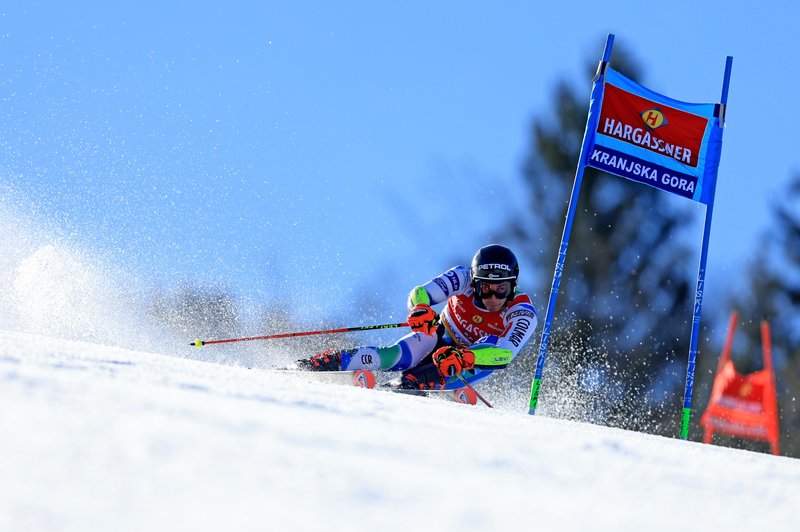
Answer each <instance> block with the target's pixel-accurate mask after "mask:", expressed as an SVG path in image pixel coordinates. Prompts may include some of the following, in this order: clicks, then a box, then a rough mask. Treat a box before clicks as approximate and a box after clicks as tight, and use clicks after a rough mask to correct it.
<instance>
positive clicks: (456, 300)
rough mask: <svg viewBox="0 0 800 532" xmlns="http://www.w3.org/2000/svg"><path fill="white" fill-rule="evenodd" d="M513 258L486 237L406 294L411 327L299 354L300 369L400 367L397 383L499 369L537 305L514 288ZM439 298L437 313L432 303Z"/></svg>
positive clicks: (442, 381) (430, 382)
mask: <svg viewBox="0 0 800 532" xmlns="http://www.w3.org/2000/svg"><path fill="white" fill-rule="evenodd" d="M518 276H519V264H518V262H517V258H516V257H515V256H514V253H512V252H511V250H510V249H508V248H506V247H504V246H500V245H497V244H492V245H489V246H485V247H482V248H481V249H479V250H478V251H477V253H475V256H474V257H473V258H472V265H471V268H467V267H465V266H455V267H453V268H451V269H449V270H447V271H446V272H444V273H443V274H442V275H439V276H438V277H435V278H434V279H432V280H430V281H428V282H427V283H425V284H424V285H421V286H417V287H416V288H414V289H413V290H412V291H411V293H410V294H409V297H408V308H409V311H410V312H409V314H408V325H409V326H410V327H411V329H412V332H411V333H409V334H408V335H406V336H404V337H403V338H400V339H399V340H398V341H397V342H396V343H394V344H393V345H390V346H388V347H374V346H362V347H357V348H355V349H349V350H344V351H340V352H336V351H334V350H328V351H324V352H322V353H319V354H317V355H314V356H312V357H311V358H310V359H302V360H298V361H297V364H298V366H299V367H300V368H302V369H309V370H313V371H340V370H357V369H369V370H380V371H402V372H403V373H402V377H401V381H400V385H401V387H403V388H414V389H422V390H426V389H427V390H430V389H456V388H461V387H462V386H464V384H463V382H462V381H461V379H462V378H463V379H465V380H466V381H467V382H469V383H474V382H476V381H479V380H482V379H484V378H486V377H488V376H489V375H491V374H492V373H493V372H494V371H495V370H499V369H503V368H505V367H506V366H508V364H509V363H510V362H511V360H512V359H513V358H514V357H515V356H517V354H519V352H520V351H521V350H522V348H523V347H524V346H525V343H526V342H527V341H528V340H529V339H530V338H531V336H533V332H534V330H535V329H536V323H537V320H536V309H535V308H534V307H533V304H532V303H531V299H530V297H528V295H527V294H524V293H522V292H519V291H517V290H516V286H517V278H518ZM443 302H445V303H446V304H445V306H444V308H443V309H442V311H441V316H438V315H437V314H436V312H435V311H434V310H433V309H432V308H431V306H432V305H436V304H439V303H443Z"/></svg>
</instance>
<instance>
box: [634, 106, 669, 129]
mask: <svg viewBox="0 0 800 532" xmlns="http://www.w3.org/2000/svg"><path fill="white" fill-rule="evenodd" d="M639 116H641V117H642V121H643V122H644V125H645V127H646V128H647V129H658V128H660V127H661V126H665V125H667V119H666V118H664V113H662V112H661V111H659V110H658V107H654V108H653V109H648V110H647V111H645V112H643V113H642V114H641V115H639Z"/></svg>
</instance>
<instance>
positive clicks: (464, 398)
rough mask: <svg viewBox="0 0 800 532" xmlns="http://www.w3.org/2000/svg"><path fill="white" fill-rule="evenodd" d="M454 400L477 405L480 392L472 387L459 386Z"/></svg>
mask: <svg viewBox="0 0 800 532" xmlns="http://www.w3.org/2000/svg"><path fill="white" fill-rule="evenodd" d="M453 400H454V401H455V402H456V403H462V404H465V405H475V404H478V394H476V393H475V390H472V389H470V388H459V389H457V390H455V391H454V393H453Z"/></svg>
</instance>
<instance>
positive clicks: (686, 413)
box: [681, 56, 733, 440]
mask: <svg viewBox="0 0 800 532" xmlns="http://www.w3.org/2000/svg"><path fill="white" fill-rule="evenodd" d="M732 65H733V57H731V56H728V58H727V59H726V61H725V77H724V79H723V82H722V99H721V100H720V101H721V103H722V108H721V111H720V113H719V114H720V116H719V118H718V119H719V121H720V127H724V125H725V124H724V120H725V108H726V107H727V104H728V87H729V85H730V80H731V66H732ZM714 187H716V182H715V183H714ZM711 198H712V199H711V201H709V202H708V205H707V206H706V221H705V225H704V226H703V248H702V251H701V252H700V267H699V268H698V271H697V287H696V288H695V295H694V315H693V316H692V337H691V340H690V343H689V361H688V363H687V364H686V386H685V388H684V391H683V413H682V417H681V439H682V440H685V439H687V438H688V437H689V424H690V422H691V419H692V391H693V390H694V370H695V364H696V360H697V339H698V336H699V335H700V313H701V311H702V308H703V291H704V289H705V282H706V262H707V259H708V240H709V236H710V233H711V215H712V213H713V211H714V200H713V198H714V194H713V193H712V195H711Z"/></svg>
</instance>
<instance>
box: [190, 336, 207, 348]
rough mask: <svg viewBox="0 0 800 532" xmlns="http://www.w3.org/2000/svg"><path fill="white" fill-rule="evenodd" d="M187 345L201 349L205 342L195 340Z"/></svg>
mask: <svg viewBox="0 0 800 532" xmlns="http://www.w3.org/2000/svg"><path fill="white" fill-rule="evenodd" d="M189 345H193V346H195V347H203V346H204V345H205V342H204V341H202V340H200V339H199V338H198V339H197V340H195V341H194V342H192V343H191V344H189Z"/></svg>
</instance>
